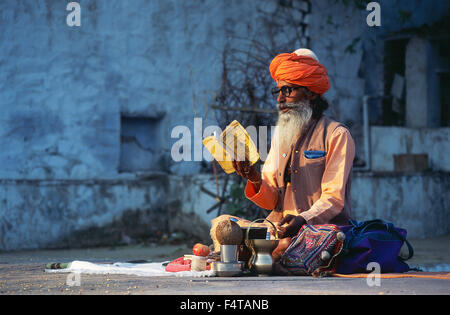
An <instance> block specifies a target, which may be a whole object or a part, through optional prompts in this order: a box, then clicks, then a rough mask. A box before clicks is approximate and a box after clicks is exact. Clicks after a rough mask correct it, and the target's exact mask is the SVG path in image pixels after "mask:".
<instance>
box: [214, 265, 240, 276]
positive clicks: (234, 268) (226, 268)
mask: <svg viewBox="0 0 450 315" xmlns="http://www.w3.org/2000/svg"><path fill="white" fill-rule="evenodd" d="M211 264H212V266H211V269H212V270H214V271H215V273H216V275H217V276H219V277H236V276H239V275H241V274H242V269H243V266H244V262H242V261H235V262H227V263H226V262H222V261H215V262H213V263H211Z"/></svg>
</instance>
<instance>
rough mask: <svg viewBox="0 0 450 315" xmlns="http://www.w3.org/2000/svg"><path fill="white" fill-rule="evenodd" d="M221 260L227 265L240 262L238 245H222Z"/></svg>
mask: <svg viewBox="0 0 450 315" xmlns="http://www.w3.org/2000/svg"><path fill="white" fill-rule="evenodd" d="M220 260H221V261H222V262H226V263H229V262H236V261H238V245H220Z"/></svg>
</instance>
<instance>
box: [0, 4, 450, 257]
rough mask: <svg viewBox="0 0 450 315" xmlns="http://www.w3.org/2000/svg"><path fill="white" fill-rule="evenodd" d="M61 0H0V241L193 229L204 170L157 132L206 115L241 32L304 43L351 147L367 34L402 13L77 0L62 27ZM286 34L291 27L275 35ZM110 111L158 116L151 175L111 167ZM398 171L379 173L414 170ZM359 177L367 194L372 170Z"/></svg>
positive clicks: (117, 145) (200, 224)
mask: <svg viewBox="0 0 450 315" xmlns="http://www.w3.org/2000/svg"><path fill="white" fill-rule="evenodd" d="M68 2H69V1H60V0H37V1H28V0H4V1H1V2H0V26H1V28H2V32H0V65H1V71H0V109H1V115H0V147H1V148H2V150H1V151H0V249H19V248H39V247H48V246H50V247H52V246H65V245H70V246H75V245H83V244H88V245H95V244H96V243H95V242H96V240H100V241H99V242H105V243H108V242H113V241H114V240H115V241H124V240H125V241H126V240H127V239H129V238H131V239H141V238H150V239H151V236H152V234H155V233H156V234H157V235H158V237H160V234H158V231H159V232H161V233H169V232H170V233H171V232H174V231H177V230H181V231H183V233H185V235H190V236H191V237H195V238H202V237H205V235H206V234H205V233H207V224H208V221H209V220H210V219H211V218H212V216H214V213H211V214H206V213H204V211H205V209H208V208H209V207H210V205H211V204H213V203H214V202H215V200H214V199H213V198H211V197H210V196H208V195H206V194H204V193H201V192H200V191H199V186H198V182H197V181H198V180H200V181H208V180H209V179H205V178H204V177H202V176H203V175H200V176H197V175H196V176H189V175H193V174H198V173H199V170H200V169H201V163H199V162H183V163H174V162H173V161H171V159H170V148H171V145H172V144H173V142H174V141H175V140H176V139H171V137H170V134H171V130H172V128H173V127H174V126H177V125H185V126H187V127H188V128H190V130H193V124H194V117H202V118H203V119H204V122H205V124H213V123H214V122H215V115H214V112H213V111H212V110H208V109H207V106H206V105H207V104H210V103H211V101H212V100H213V99H214V97H215V94H216V92H217V90H218V88H219V87H220V83H221V75H222V73H221V71H222V55H223V52H224V50H225V49H230V47H232V48H234V49H239V48H241V49H242V48H248V42H249V41H251V40H260V41H261V42H263V43H268V44H275V45H280V46H283V49H286V50H285V51H293V50H295V49H297V48H299V47H300V46H305V45H307V46H310V47H311V48H312V49H313V50H314V51H315V52H316V54H317V55H318V57H319V59H320V60H321V62H322V63H323V64H324V65H325V66H326V67H327V68H328V70H329V73H330V77H331V90H330V91H329V92H328V93H327V95H326V96H327V97H328V98H329V99H330V100H331V101H332V103H333V105H332V107H331V108H330V110H329V114H330V115H332V116H333V117H334V118H336V119H338V120H340V121H342V122H344V123H346V124H347V125H349V126H350V127H351V128H352V132H353V135H354V137H355V139H356V141H357V144H358V153H361V149H360V148H361V147H362V142H361V132H360V130H361V128H360V123H361V112H360V108H361V107H360V105H361V97H362V95H364V94H367V93H370V94H372V93H375V94H377V93H379V92H381V91H382V83H381V81H382V71H381V70H380V66H379V65H380V64H382V55H381V52H382V45H381V46H380V45H379V44H380V42H379V41H377V36H380V35H382V34H385V33H386V32H390V31H395V30H398V29H400V28H401V27H403V26H404V24H400V23H398V16H397V13H398V11H397V8H395V9H393V7H392V6H393V4H389V3H390V2H382V10H383V13H382V14H383V15H382V18H383V26H384V27H383V28H380V29H373V28H369V27H368V26H367V25H366V23H365V18H366V16H367V12H366V11H365V10H357V9H356V8H354V7H353V6H346V5H343V2H340V1H334V0H330V1H327V0H321V1H308V0H304V1H300V0H295V1H289V0H286V1H278V0H263V1H238V0H220V1H218V0H196V1H182V0H164V1H145V0H133V1H132V2H130V1H123V0H109V1H103V0H97V1H94V0H80V1H79V2H80V4H81V8H82V26H81V27H80V28H77V27H74V28H70V27H68V26H67V25H66V16H67V14H68V12H67V11H66V4H67V3H68ZM349 3H352V1H350V2H349ZM398 3H400V4H398ZM410 3H411V1H402V2H396V4H395V5H397V4H398V5H400V6H401V7H402V8H408V7H409V6H410ZM430 3H431V2H428V1H426V2H425V1H415V2H414V5H415V6H416V7H417V8H418V9H419V10H418V11H420V12H423V13H421V14H418V15H415V16H414V20H412V21H411V22H410V23H409V24H408V23H407V24H406V26H416V25H421V24H423V23H425V22H427V21H429V20H430V16H431V17H432V20H433V21H434V20H436V19H439V17H440V16H441V15H442V14H444V13H445V12H446V9H448V7H449V3H448V1H447V2H446V1H436V2H434V3H431V4H430ZM427 12H428V13H427ZM430 12H431V13H430ZM288 13H289V14H288ZM425 13H427V14H425ZM268 31H271V32H272V33H270V32H268ZM287 36H292V37H295V40H292V41H288V44H287V45H286V40H287V39H289V38H290V37H287ZM358 38H360V39H359V40H356V39H358ZM355 40H356V41H355ZM352 44H353V46H352ZM349 47H350V48H353V49H348V48H349ZM380 47H381V48H380ZM261 49H265V48H264V46H262V47H261ZM373 51H376V52H377V54H371V52H373ZM279 52H281V51H274V52H273V53H274V54H275V53H279ZM283 52H284V51H283ZM361 61H365V62H366V63H365V65H364V64H363V65H364V67H362V66H361ZM372 65H373V67H372ZM267 67H268V65H267ZM267 75H269V73H267ZM121 116H126V117H144V118H148V119H154V120H158V121H159V122H158V124H157V126H158V128H161V130H157V132H155V143H158V144H160V148H159V149H158V150H159V152H161V153H162V155H165V157H166V158H165V160H164V161H162V162H161V163H160V164H158V165H160V166H161V169H160V170H159V171H160V174H159V175H157V176H156V175H150V174H140V173H139V172H130V173H126V172H125V173H121V172H120V163H121V149H124V147H122V148H121V141H122V139H121ZM206 121H207V122H206ZM131 129H133V128H131ZM381 140H382V139H381V138H380V141H381ZM444 143H445V142H444ZM375 145H376V146H377V147H378V146H382V143H381V142H375ZM394 145H396V144H394ZM125 149H126V148H125ZM389 150H390V148H389ZM389 152H390V151H389ZM435 152H437V150H436V151H435ZM436 154H437V153H436ZM439 154H441V153H439ZM434 156H435V157H434V158H433V159H434V160H433V161H434V162H433V163H434V164H435V165H437V164H438V163H440V162H436V161H438V160H437V159H438V158H440V155H434ZM125 158H126V157H125ZM447 164H448V163H447ZM443 169H446V168H443ZM169 173H170V174H171V176H168V174H169ZM183 175H186V176H185V177H180V176H183ZM149 176H150V177H149ZM205 176H206V175H205ZM206 177H208V176H206ZM388 178H389V176H387V177H386V178H384V179H383V181H387V182H389V181H390V180H389V179H388ZM398 180H399V178H397V180H393V181H392V182H390V184H388V185H387V186H386V187H390V185H391V186H393V187H396V186H395V185H397V184H398V185H400V187H406V186H404V185H406V184H407V185H410V184H411V185H413V184H412V183H413V182H414V183H419V182H420V180H414V181H406V182H403V181H402V180H400V184H399V181H398ZM446 180H447V179H442V182H443V183H446ZM358 181H359V182H360V183H361V186H362V187H367V188H365V189H364V194H363V195H367V196H369V195H370V196H371V195H372V194H373V193H372V191H373V189H375V188H374V186H373V185H375V184H374V183H372V179H371V177H367V178H365V179H362V178H361V179H358V180H357V181H356V182H358ZM377 181H381V179H379V180H378V179H377V180H375V182H377ZM428 181H429V180H425V179H424V183H428ZM211 185H214V184H211ZM414 185H415V184H414ZM414 185H413V186H412V187H419V188H417V189H422V186H421V185H422V184H420V185H418V186H417V185H416V186H414ZM424 185H425V184H424ZM355 186H356V187H358V185H356V184H355ZM430 187H438V186H437V185H434V186H433V185H431V186H430ZM445 187H448V185H447V186H445ZM355 189H358V188H355ZM371 189H372V190H371ZM402 189H406V188H402ZM411 189H412V190H413V191H414V189H416V188H411ZM392 191H396V190H395V189H392ZM426 191H427V193H428V194H429V195H427V196H428V197H429V198H435V194H439V193H440V190H439V189H437V188H430V189H428V190H426ZM354 195H357V196H358V191H356V193H355V194H354ZM433 196H434V197H433ZM424 198H425V197H424ZM423 200H427V199H426V198H425V199H423ZM362 202H363V200H361V201H358V202H357V204H360V205H361V204H362ZM440 205H441V204H440ZM442 205H443V206H447V205H448V202H447V203H442ZM383 207H384V205H382V204H380V203H378V204H377V206H376V208H373V209H382V208H383ZM446 209H448V207H447V208H445V207H444V208H442V211H447V210H446ZM432 210H433V211H438V210H436V209H432ZM364 211H365V210H364ZM373 211H374V213H379V212H377V211H379V210H373ZM403 211H405V212H402V213H406V211H407V210H403ZM163 213H164V214H167V213H170V215H169V216H165V217H164V216H161V215H160V214H163ZM405 215H406V214H405ZM186 218H188V219H187V220H188V222H190V223H191V224H190V225H189V224H185V223H186ZM192 218H193V219H192ZM412 219H413V217H411V220H412ZM192 220H194V221H192ZM394 221H395V220H394ZM192 222H194V223H193V224H192ZM399 224H400V222H399ZM146 226H148V230H146ZM161 226H163V227H164V228H165V230H164V231H161V230H160V228H161ZM186 228H187V230H184V229H186ZM430 229H431V230H433V229H432V228H431V227H427V231H429V230H430ZM118 231H120V233H119V232H118ZM439 231H440V230H439ZM447 231H448V230H447ZM426 233H428V232H426ZM426 233H425V234H426ZM119 234H120V235H119ZM86 235H89V236H92V237H90V238H89V237H88V238H87V239H91V241H92V242H90V243H89V242H88V241H87V240H86V237H85V236H86ZM422 235H423V233H422ZM86 242H88V243H86Z"/></svg>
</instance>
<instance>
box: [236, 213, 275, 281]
mask: <svg viewBox="0 0 450 315" xmlns="http://www.w3.org/2000/svg"><path fill="white" fill-rule="evenodd" d="M258 221H267V222H269V223H270V224H272V226H273V227H274V229H275V238H276V239H275V240H262V239H249V238H248V236H249V234H248V232H249V230H250V228H251V226H252V224H253V223H255V222H258ZM279 242H280V240H279V239H278V232H277V228H276V227H275V225H274V224H273V223H272V222H270V221H269V220H267V219H256V220H255V221H253V222H252V223H250V225H249V227H248V228H247V233H246V238H245V245H247V247H248V248H250V250H251V251H252V257H251V258H250V260H249V262H248V266H249V269H250V270H251V271H253V272H256V273H257V274H258V275H269V274H271V273H272V272H273V259H272V252H273V250H274V249H275V248H276V247H277V246H278V243H279Z"/></svg>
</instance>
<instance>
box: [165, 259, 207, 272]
mask: <svg viewBox="0 0 450 315" xmlns="http://www.w3.org/2000/svg"><path fill="white" fill-rule="evenodd" d="M165 270H166V271H167V272H179V271H191V261H190V260H189V259H184V257H180V258H177V259H175V260H173V261H171V262H170V263H169V264H168V265H167V266H166V268H165ZM206 270H211V266H210V264H209V263H207V264H206Z"/></svg>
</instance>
